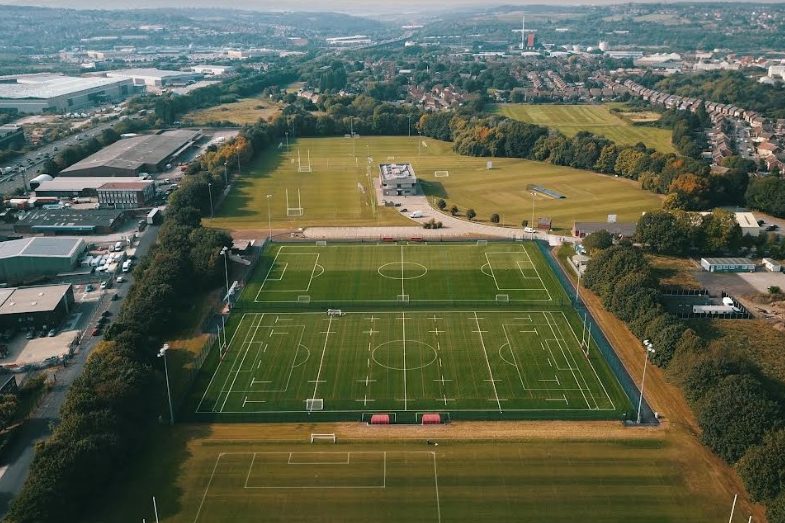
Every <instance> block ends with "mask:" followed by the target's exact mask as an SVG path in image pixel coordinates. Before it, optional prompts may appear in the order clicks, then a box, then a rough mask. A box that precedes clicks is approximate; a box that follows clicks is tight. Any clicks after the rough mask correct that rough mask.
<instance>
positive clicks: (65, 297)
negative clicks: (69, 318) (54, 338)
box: [0, 284, 74, 330]
mask: <svg viewBox="0 0 785 523" xmlns="http://www.w3.org/2000/svg"><path fill="white" fill-rule="evenodd" d="M0 291H2V292H0V328H3V329H9V328H13V329H22V330H27V329H39V328H44V327H46V328H53V327H56V326H57V325H59V324H60V323H61V322H62V321H63V319H64V318H65V317H66V315H67V314H68V313H69V312H71V309H72V308H73V305H74V290H73V287H71V285H70V284H64V285H41V286H36V287H17V288H6V289H0Z"/></svg>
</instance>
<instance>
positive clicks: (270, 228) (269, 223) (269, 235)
mask: <svg viewBox="0 0 785 523" xmlns="http://www.w3.org/2000/svg"><path fill="white" fill-rule="evenodd" d="M272 196H273V195H272V194H268V195H267V241H268V242H272V241H273V225H272V221H271V220H270V198H272Z"/></svg>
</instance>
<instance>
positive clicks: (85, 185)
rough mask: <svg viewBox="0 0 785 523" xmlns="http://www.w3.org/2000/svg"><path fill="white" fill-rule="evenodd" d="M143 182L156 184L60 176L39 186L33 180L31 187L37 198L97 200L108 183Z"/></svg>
mask: <svg viewBox="0 0 785 523" xmlns="http://www.w3.org/2000/svg"><path fill="white" fill-rule="evenodd" d="M41 176H45V175H41ZM36 179H37V178H36ZM142 181H145V182H146V183H149V184H154V182H152V181H150V180H143V179H142V178H130V177H128V178H120V177H117V176H58V177H57V178H55V179H51V178H50V179H49V180H42V181H40V182H38V183H37V185H36V184H33V180H30V187H31V188H32V189H33V190H34V191H35V195H36V196H37V197H56V198H78V197H87V198H95V197H97V196H98V188H99V187H102V186H104V185H106V184H107V183H117V184H136V183H138V182H142Z"/></svg>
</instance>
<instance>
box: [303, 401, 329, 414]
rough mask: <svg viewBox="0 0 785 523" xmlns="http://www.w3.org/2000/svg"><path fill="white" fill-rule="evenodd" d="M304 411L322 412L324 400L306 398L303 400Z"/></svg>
mask: <svg viewBox="0 0 785 523" xmlns="http://www.w3.org/2000/svg"><path fill="white" fill-rule="evenodd" d="M305 410H307V411H308V412H313V411H315V410H324V399H322V398H308V399H307V400H305Z"/></svg>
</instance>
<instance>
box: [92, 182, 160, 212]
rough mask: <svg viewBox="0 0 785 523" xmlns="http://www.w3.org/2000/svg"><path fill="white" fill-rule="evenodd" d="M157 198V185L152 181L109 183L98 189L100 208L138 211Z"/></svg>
mask: <svg viewBox="0 0 785 523" xmlns="http://www.w3.org/2000/svg"><path fill="white" fill-rule="evenodd" d="M154 198H155V183H153V182H152V181H150V180H142V181H138V182H131V183H128V182H109V183H105V184H103V185H102V186H100V187H99V188H98V206H99V207H101V208H112V209H138V208H139V207H144V206H146V205H147V204H149V203H150V202H151V201H152V200H153V199H154Z"/></svg>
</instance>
